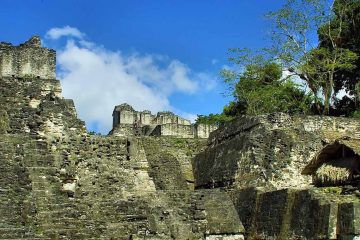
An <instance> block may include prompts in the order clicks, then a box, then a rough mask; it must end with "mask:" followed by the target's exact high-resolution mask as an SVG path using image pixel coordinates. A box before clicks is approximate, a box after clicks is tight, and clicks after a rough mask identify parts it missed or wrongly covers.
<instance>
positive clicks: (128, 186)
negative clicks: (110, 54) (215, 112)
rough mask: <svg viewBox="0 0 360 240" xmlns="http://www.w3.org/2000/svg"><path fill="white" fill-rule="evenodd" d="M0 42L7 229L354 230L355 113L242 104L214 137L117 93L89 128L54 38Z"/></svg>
mask: <svg viewBox="0 0 360 240" xmlns="http://www.w3.org/2000/svg"><path fill="white" fill-rule="evenodd" d="M0 47H1V48H0V60H1V61H0V62H1V65H0V72H1V75H0V239H3V240H5V239H7V240H9V239H17V240H19V239H26V240H74V239H81V240H140V239H141V240H143V239H146V240H148V239H149V240H171V239H175V240H200V239H201V240H244V239H246V240H248V239H249V240H288V239H289V240H299V239H301V240H302V239H304V240H305V239H310V240H318V239H324V240H325V239H340V240H348V239H349V240H350V239H351V240H355V239H360V164H359V161H360V121H359V120H358V119H352V118H335V117H324V116H290V115H288V114H284V113H274V114H267V115H261V116H240V117H238V118H236V119H234V120H232V121H230V122H227V123H226V124H224V125H221V126H219V128H217V129H216V130H214V131H211V129H209V130H206V131H205V133H206V134H208V132H210V133H209V137H208V138H207V139H206V138H203V137H205V136H206V135H205V133H204V135H200V134H199V132H198V130H195V129H196V126H194V125H191V124H190V123H189V121H187V120H184V119H182V118H180V117H178V116H175V115H174V114H170V113H158V114H156V115H152V114H151V113H150V112H148V111H144V112H137V111H135V110H134V109H133V108H132V107H130V106H129V105H126V104H122V105H120V106H117V107H115V110H114V114H113V123H114V127H113V130H112V132H111V133H112V134H110V135H108V136H97V135H91V134H89V133H88V132H87V130H86V128H85V124H84V122H83V121H81V120H80V119H79V118H78V117H77V114H76V109H75V107H74V103H73V101H72V100H69V99H64V98H63V97H62V95H61V86H60V82H59V81H58V80H56V78H55V77H56V75H55V65H54V64H55V52H54V51H53V50H50V49H45V48H42V47H41V43H40V39H39V38H37V37H34V38H32V39H30V40H29V41H28V42H26V43H25V44H22V45H20V46H12V45H11V44H8V43H1V44H0ZM109 121H111V118H110V116H109ZM208 127H209V126H208ZM157 128H158V130H156V131H155V129H157ZM183 128H184V129H188V130H186V131H188V132H186V133H184V132H185V130H184V131H183V130H178V129H183ZM209 128H210V127H209ZM169 129H170V130H171V131H170V130H169ZM189 129H193V130H189Z"/></svg>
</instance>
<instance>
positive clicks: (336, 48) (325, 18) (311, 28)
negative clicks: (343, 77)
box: [267, 0, 357, 114]
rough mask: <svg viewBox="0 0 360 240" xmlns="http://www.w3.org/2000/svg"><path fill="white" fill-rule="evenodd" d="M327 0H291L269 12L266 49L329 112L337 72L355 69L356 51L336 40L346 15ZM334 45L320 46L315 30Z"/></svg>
mask: <svg viewBox="0 0 360 240" xmlns="http://www.w3.org/2000/svg"><path fill="white" fill-rule="evenodd" d="M333 9H334V8H333V7H332V5H329V4H328V1H327V0H288V1H287V2H286V4H285V5H284V6H283V7H282V8H281V9H280V10H278V11H276V12H272V13H270V14H269V17H271V18H272V19H273V20H274V28H273V31H272V33H271V37H272V39H273V43H274V44H273V45H272V46H271V47H270V48H268V49H267V51H269V52H270V53H271V54H272V55H273V56H274V57H275V58H276V59H277V61H278V63H280V64H281V65H282V67H283V68H284V69H286V70H287V71H289V72H290V73H291V75H295V76H298V77H299V78H300V79H302V80H303V81H305V82H306V84H307V85H308V87H309V89H310V90H311V91H312V92H313V94H314V96H315V104H316V106H317V108H318V110H319V111H320V104H319V103H320V102H321V99H324V112H323V113H325V114H329V109H330V108H329V107H330V99H331V97H334V78H333V76H334V75H335V74H336V72H338V71H341V70H352V69H354V67H355V64H354V63H355V61H356V60H357V55H356V53H354V52H352V51H351V50H349V49H344V48H342V46H341V45H339V44H337V43H338V41H339V38H340V36H341V34H342V33H343V31H344V29H345V28H344V27H343V26H344V24H345V17H344V14H343V13H342V12H340V11H339V12H337V14H335V12H334V10H333ZM316 32H317V33H318V34H319V37H320V39H321V38H322V39H326V41H327V42H329V43H331V45H329V46H327V47H322V46H321V45H320V46H317V44H316V41H314V40H313V39H314V33H316Z"/></svg>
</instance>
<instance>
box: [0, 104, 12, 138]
mask: <svg viewBox="0 0 360 240" xmlns="http://www.w3.org/2000/svg"><path fill="white" fill-rule="evenodd" d="M9 128H10V127H9V117H8V115H7V112H6V111H4V110H0V134H1V133H7V131H8V130H9Z"/></svg>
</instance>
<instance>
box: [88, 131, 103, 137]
mask: <svg viewBox="0 0 360 240" xmlns="http://www.w3.org/2000/svg"><path fill="white" fill-rule="evenodd" d="M89 135H93V136H101V133H97V132H95V131H90V132H89Z"/></svg>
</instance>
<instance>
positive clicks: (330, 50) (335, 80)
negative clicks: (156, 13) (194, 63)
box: [203, 0, 360, 121]
mask: <svg viewBox="0 0 360 240" xmlns="http://www.w3.org/2000/svg"><path fill="white" fill-rule="evenodd" d="M267 16H268V17H269V19H270V20H271V21H272V23H273V26H272V29H271V33H270V39H271V41H270V42H271V44H270V46H269V47H264V48H263V49H261V50H260V51H257V52H254V51H252V50H249V49H245V48H240V49H231V50H230V52H231V53H232V55H231V57H230V58H229V60H230V62H232V63H233V65H234V66H235V67H234V68H232V69H230V70H229V69H226V70H223V71H222V77H223V79H224V82H225V83H227V84H228V85H229V90H230V91H229V92H230V93H231V94H232V95H233V97H234V101H233V102H230V103H229V104H228V105H227V106H225V107H224V110H223V113H221V114H218V115H216V117H217V118H221V119H222V121H224V120H226V119H228V118H226V117H229V116H237V115H241V114H247V115H256V114H264V113H271V112H287V113H304V114H309V113H312V114H326V115H346V116H360V111H358V112H359V113H358V112H356V110H357V109H359V104H358V102H359V98H360V84H359V79H360V59H359V55H360V0H335V1H334V2H330V1H328V0H287V1H286V3H285V4H284V5H283V7H282V8H280V9H279V10H277V11H275V12H270V13H269V14H267ZM234 69H235V70H234ZM339 93H342V96H340V97H339ZM344 93H347V95H346V94H345V95H344ZM214 116H215V115H212V117H213V118H214ZM224 116H225V117H224ZM203 117H204V116H203Z"/></svg>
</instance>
